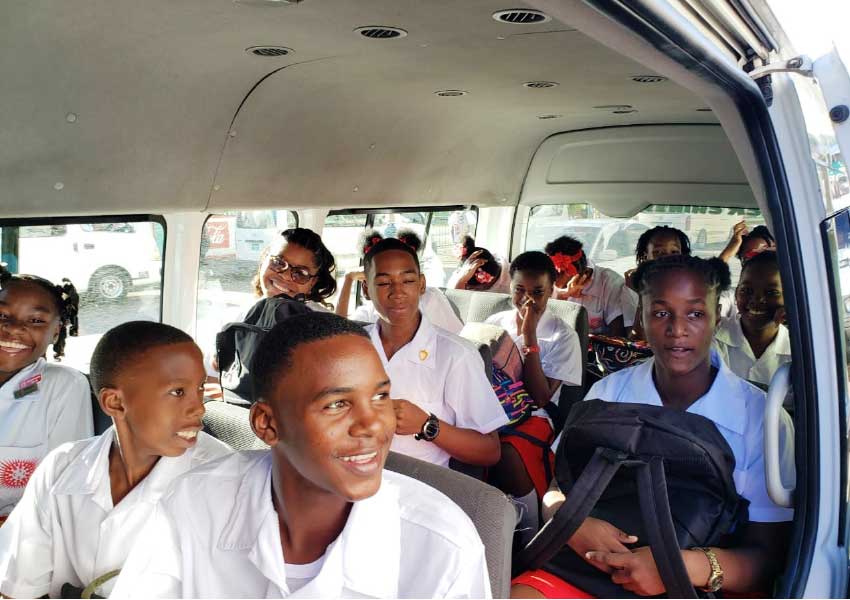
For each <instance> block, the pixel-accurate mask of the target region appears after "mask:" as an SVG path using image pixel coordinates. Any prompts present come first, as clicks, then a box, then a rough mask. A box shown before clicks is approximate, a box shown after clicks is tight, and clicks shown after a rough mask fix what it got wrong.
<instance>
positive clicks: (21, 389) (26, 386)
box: [13, 373, 41, 400]
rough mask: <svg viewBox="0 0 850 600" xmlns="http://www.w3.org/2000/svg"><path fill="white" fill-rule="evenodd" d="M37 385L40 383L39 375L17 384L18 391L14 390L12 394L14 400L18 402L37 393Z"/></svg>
mask: <svg viewBox="0 0 850 600" xmlns="http://www.w3.org/2000/svg"><path fill="white" fill-rule="evenodd" d="M39 383H41V373H38V374H36V375H33V376H32V377H27V378H26V379H24V380H23V381H22V382H21V383H19V384H18V389H16V390H15V393H14V394H13V395H14V396H15V400H20V399H21V398H23V397H24V396H28V395H29V394H32V393H33V392H36V391H38V384H39Z"/></svg>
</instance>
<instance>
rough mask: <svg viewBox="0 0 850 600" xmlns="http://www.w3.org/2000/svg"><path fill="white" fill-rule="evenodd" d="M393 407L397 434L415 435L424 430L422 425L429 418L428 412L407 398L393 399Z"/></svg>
mask: <svg viewBox="0 0 850 600" xmlns="http://www.w3.org/2000/svg"><path fill="white" fill-rule="evenodd" d="M393 408H394V409H395V419H396V426H395V432H396V434H397V435H413V434H414V433H419V432H420V431H422V426H423V425H424V424H425V421H427V420H428V413H426V412H425V411H424V410H422V409H421V408H419V407H418V406H416V405H415V404H414V403H413V402H408V401H407V400H393Z"/></svg>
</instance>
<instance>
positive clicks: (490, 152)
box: [0, 0, 716, 216]
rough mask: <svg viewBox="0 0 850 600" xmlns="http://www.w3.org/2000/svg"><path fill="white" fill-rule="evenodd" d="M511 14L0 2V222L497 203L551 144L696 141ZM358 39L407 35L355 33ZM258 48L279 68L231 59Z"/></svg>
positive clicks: (688, 105)
mask: <svg viewBox="0 0 850 600" xmlns="http://www.w3.org/2000/svg"><path fill="white" fill-rule="evenodd" d="M516 6H523V5H522V4H520V3H514V2H511V3H501V2H493V1H486V0H464V1H463V2H449V1H431V2H419V1H416V0H374V1H365V0H364V1H358V2H351V1H350V0H303V1H302V2H300V3H296V4H285V3H283V2H274V1H263V0H244V1H242V2H234V1H233V0H181V1H180V2H174V1H173V0H169V1H165V0H145V1H144V2H137V1H134V2H129V1H126V0H112V1H110V2H106V1H104V0H77V1H75V2H63V3H59V2H53V1H52V0H30V1H28V2H6V3H3V5H2V7H0V22H2V24H1V25H0V36H2V40H3V50H4V51H3V53H2V59H0V77H2V82H3V85H2V88H0V110H2V114H3V139H4V141H5V143H4V144H2V145H0V199H1V200H0V212H2V215H3V216H29V215H33V216H35V215H53V216H56V215H74V214H99V213H102V214H108V213H127V212H136V213H138V212H161V211H178V210H188V211H192V210H199V211H200V210H204V209H210V210H218V209H223V208H238V207H266V206H269V207H270V206H276V207H293V208H297V207H309V206H315V205H321V206H336V207H357V206H376V205H392V206H401V205H416V204H459V203H461V204H478V205H500V204H503V203H511V204H512V203H516V202H517V200H518V198H519V195H520V190H521V187H522V183H523V179H524V177H525V175H526V172H527V170H528V166H529V164H530V162H531V160H532V156H533V155H534V152H535V150H536V149H537V148H538V146H540V144H541V143H542V142H543V140H545V139H546V138H547V137H549V136H550V135H552V134H555V133H558V132H563V131H570V130H575V129H584V128H590V127H603V126H617V125H630V124H652V123H716V119H715V118H714V116H713V115H712V113H711V112H703V111H698V109H701V108H703V107H704V104H703V102H702V101H701V100H700V99H699V98H697V97H695V96H693V95H692V94H691V93H689V92H688V91H686V90H685V89H683V88H681V87H679V86H678V85H676V84H674V83H672V82H670V81H662V82H660V83H638V82H635V81H633V79H632V78H633V77H635V76H640V75H653V73H651V72H647V69H646V68H644V67H641V66H640V65H639V64H637V63H635V62H633V61H631V60H629V59H627V58H624V57H622V56H620V55H617V54H615V53H613V52H612V51H610V50H608V49H607V48H605V47H604V46H602V45H601V44H599V43H597V42H595V41H593V40H591V39H590V38H588V37H586V36H585V35H583V34H581V33H579V32H577V31H575V30H572V29H571V28H570V27H569V25H568V24H565V23H562V22H558V21H555V20H551V21H548V22H544V23H540V24H533V25H515V24H505V23H500V22H497V21H496V20H494V19H493V18H492V14H493V13H494V12H495V11H498V10H500V9H506V8H515V7H516ZM373 25H387V26H394V27H398V28H401V29H403V30H405V31H406V32H407V35H406V36H404V37H399V38H396V39H366V38H364V37H362V36H361V35H360V34H359V33H357V32H356V31H355V29H356V28H358V27H361V26H373ZM259 45H274V46H284V47H287V48H290V49H292V50H293V52H292V53H290V54H288V55H286V56H283V57H274V58H268V57H258V56H255V55H253V54H250V53H248V52H246V50H245V49H246V48H249V47H252V46H259ZM531 81H550V82H557V83H558V84H559V85H557V86H555V87H550V88H543V89H539V88H528V87H524V86H523V83H526V82H531ZM252 89H253V91H252ZM438 90H463V91H466V92H468V93H467V94H466V95H463V96H451V97H440V96H437V95H435V93H434V92H436V91H438ZM240 105H241V108H240ZM624 105H628V106H630V107H631V108H622V109H618V108H617V107H618V106H624ZM599 106H608V107H609V108H594V107H599ZM631 110H634V111H636V112H628V111H631ZM615 112H616V113H618V114H615ZM547 116H548V117H552V118H543V119H541V118H540V117H547Z"/></svg>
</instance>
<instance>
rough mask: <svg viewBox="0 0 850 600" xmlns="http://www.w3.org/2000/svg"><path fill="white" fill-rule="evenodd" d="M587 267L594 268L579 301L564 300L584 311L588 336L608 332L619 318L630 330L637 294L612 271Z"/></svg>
mask: <svg viewBox="0 0 850 600" xmlns="http://www.w3.org/2000/svg"><path fill="white" fill-rule="evenodd" d="M588 266H589V267H591V268H592V269H593V279H591V281H590V285H588V286H587V287H585V288H584V289H583V290H582V291H581V295H580V296H579V297H578V298H568V299H567V300H568V301H569V302H575V303H576V304H581V305H582V306H584V308H585V310H587V320H588V328H589V331H590V333H600V334H605V333H607V331H608V325H610V324H611V322H612V321H613V320H614V319H616V318H617V317H620V316H622V317H623V324H624V325H625V326H626V327H631V326H632V325H633V324H634V317H635V311H637V298H638V297H637V294H635V293H634V292H632V291H631V290H630V289H629V288H627V287H626V281H625V279H623V278H622V277H621V276H620V275H618V274H617V273H616V272H614V271H612V270H611V269H608V268H606V267H598V266H595V265H592V264H588Z"/></svg>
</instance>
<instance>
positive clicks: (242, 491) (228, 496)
mask: <svg viewBox="0 0 850 600" xmlns="http://www.w3.org/2000/svg"><path fill="white" fill-rule="evenodd" d="M271 469H272V459H271V452H270V451H268V450H260V451H248V452H237V453H234V454H231V455H230V456H227V457H225V458H223V459H221V460H218V461H215V462H211V463H207V464H206V465H204V466H202V467H199V468H198V469H195V470H194V471H192V472H191V473H187V474H186V475H184V476H183V477H181V478H180V479H178V480H177V481H175V482H174V485H173V486H172V487H171V488H170V490H169V492H168V493H166V495H165V496H163V498H162V500H161V501H160V503H159V505H158V506H157V509H156V512H155V515H154V517H153V518H152V519H151V520H150V521H149V524H148V527H147V528H146V531H145V534H144V536H143V537H142V538H141V539H140V540H139V541H138V543H137V544H136V546H135V547H134V549H133V551H132V553H131V554H130V557H129V558H128V559H127V562H126V563H125V565H124V569H123V570H122V572H121V575H120V576H119V578H118V582H117V583H116V585H115V589H114V590H113V593H112V596H111V597H112V598H286V597H289V596H297V597H301V598H352V597H357V598H362V597H370V598H489V597H490V581H489V578H488V575H487V565H486V562H485V559H484V545H483V544H482V543H481V539H480V538H479V537H478V532H477V531H476V530H475V526H474V525H473V524H472V521H470V520H469V517H467V516H466V514H465V513H464V512H463V511H462V510H461V509H460V508H458V506H457V505H455V504H454V503H453V502H452V501H451V500H449V499H448V498H447V497H446V496H444V495H443V494H441V493H440V492H438V491H437V490H435V489H433V488H431V487H429V486H427V485H425V484H424V483H420V482H418V481H416V480H414V479H411V478H409V477H406V476H404V475H399V474H397V473H393V472H391V471H384V475H383V482H382V483H381V487H380V489H379V490H378V493H376V494H375V495H374V496H372V497H370V498H366V499H365V500H360V501H358V502H355V503H354V504H353V506H352V508H351V512H350V513H349V515H348V521H347V522H346V524H345V527H344V529H343V530H342V533H340V535H339V537H338V538H337V539H336V540H335V541H334V542H333V543H331V544H330V545H329V546H328V547H327V550H326V551H325V554H324V559H323V560H322V564H321V567H320V568H319V571H318V573H317V574H316V575H315V576H314V577H313V578H312V579H310V581H309V582H306V583H305V585H304V586H303V587H302V588H301V589H300V590H298V591H297V592H294V593H293V592H292V591H291V589H290V588H289V584H288V582H287V579H288V578H289V577H290V573H289V572H287V570H286V568H287V567H286V563H285V560H284V559H285V557H284V555H283V547H282V545H281V541H280V528H279V523H278V516H277V513H276V512H275V509H274V505H273V504H272V492H271Z"/></svg>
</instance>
